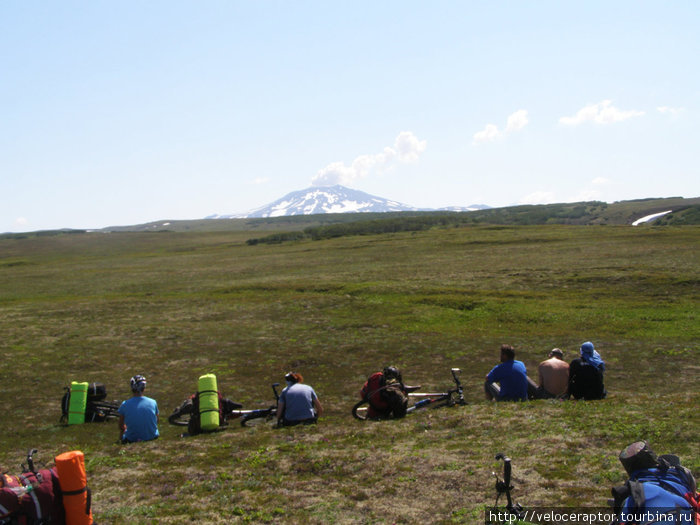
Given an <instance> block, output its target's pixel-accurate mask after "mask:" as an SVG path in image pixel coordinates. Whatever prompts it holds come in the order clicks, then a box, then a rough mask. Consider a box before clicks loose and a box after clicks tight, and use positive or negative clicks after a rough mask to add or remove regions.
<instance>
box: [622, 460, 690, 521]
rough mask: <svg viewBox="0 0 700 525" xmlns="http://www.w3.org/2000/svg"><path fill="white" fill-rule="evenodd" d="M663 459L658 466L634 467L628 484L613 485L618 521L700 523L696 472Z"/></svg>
mask: <svg viewBox="0 0 700 525" xmlns="http://www.w3.org/2000/svg"><path fill="white" fill-rule="evenodd" d="M659 459H660V461H659V466H658V467H653V468H648V469H642V470H637V471H634V472H632V474H631V475H630V479H629V480H627V482H626V483H625V484H624V485H622V486H620V487H614V488H613V489H612V494H613V498H614V506H615V514H616V516H617V520H616V521H615V522H614V523H615V524H621V523H624V524H632V523H634V524H639V525H648V524H652V523H666V524H668V523H673V524H681V523H683V524H686V525H700V521H699V520H700V515H699V514H698V494H697V492H696V490H697V483H696V481H695V478H693V475H692V473H691V472H690V470H689V469H687V468H685V467H683V466H681V465H680V464H670V463H669V462H668V461H666V460H664V459H663V456H662V457H661V458H659ZM674 463H676V462H674Z"/></svg>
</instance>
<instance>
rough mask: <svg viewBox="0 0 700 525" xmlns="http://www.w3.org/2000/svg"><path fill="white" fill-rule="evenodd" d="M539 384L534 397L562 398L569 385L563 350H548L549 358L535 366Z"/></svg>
mask: <svg viewBox="0 0 700 525" xmlns="http://www.w3.org/2000/svg"><path fill="white" fill-rule="evenodd" d="M537 375H538V376H539V383H540V384H539V386H538V387H537V390H536V392H535V399H552V398H563V397H565V396H566V392H567V389H568V387H569V364H568V363H567V362H566V361H564V352H562V351H561V350H560V349H559V348H555V349H553V350H552V351H551V352H549V359H547V360H545V361H542V362H541V363H540V366H539V367H538V368H537Z"/></svg>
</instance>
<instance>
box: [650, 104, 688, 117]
mask: <svg viewBox="0 0 700 525" xmlns="http://www.w3.org/2000/svg"><path fill="white" fill-rule="evenodd" d="M656 111H658V112H659V113H663V114H664V115H672V116H674V117H675V116H676V115H678V114H679V113H683V112H684V111H685V108H674V107H671V106H659V107H658V108H656Z"/></svg>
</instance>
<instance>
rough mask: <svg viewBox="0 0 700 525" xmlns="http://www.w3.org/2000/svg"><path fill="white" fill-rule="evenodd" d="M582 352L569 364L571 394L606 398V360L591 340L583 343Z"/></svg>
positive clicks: (581, 396)
mask: <svg viewBox="0 0 700 525" xmlns="http://www.w3.org/2000/svg"><path fill="white" fill-rule="evenodd" d="M580 354H581V357H578V358H576V359H574V360H573V361H571V364H570V365H569V395H570V396H573V398H574V399H586V400H589V399H604V398H605V396H606V395H607V392H606V391H605V385H604V384H603V372H605V361H603V359H602V358H601V357H600V354H599V353H598V352H597V351H596V349H595V348H594V346H593V343H591V342H590V341H586V342H585V343H583V344H582V345H581V350H580Z"/></svg>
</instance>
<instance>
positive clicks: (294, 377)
mask: <svg viewBox="0 0 700 525" xmlns="http://www.w3.org/2000/svg"><path fill="white" fill-rule="evenodd" d="M284 380H285V381H289V382H290V383H303V382H304V378H303V377H302V375H301V374H300V373H299V372H287V374H286V375H285V376H284Z"/></svg>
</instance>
